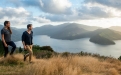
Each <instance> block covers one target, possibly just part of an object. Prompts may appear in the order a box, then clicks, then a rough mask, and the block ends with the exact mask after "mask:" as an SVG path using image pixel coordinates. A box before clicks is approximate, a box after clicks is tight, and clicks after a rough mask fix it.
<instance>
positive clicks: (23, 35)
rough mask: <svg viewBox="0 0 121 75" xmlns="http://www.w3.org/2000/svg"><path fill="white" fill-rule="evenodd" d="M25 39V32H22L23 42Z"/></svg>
mask: <svg viewBox="0 0 121 75" xmlns="http://www.w3.org/2000/svg"><path fill="white" fill-rule="evenodd" d="M23 41H25V33H24V32H23V34H22V42H23Z"/></svg>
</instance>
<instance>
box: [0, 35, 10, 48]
mask: <svg viewBox="0 0 121 75" xmlns="http://www.w3.org/2000/svg"><path fill="white" fill-rule="evenodd" d="M1 38H2V42H3V43H4V46H5V47H8V45H7V43H6V42H5V39H4V34H1Z"/></svg>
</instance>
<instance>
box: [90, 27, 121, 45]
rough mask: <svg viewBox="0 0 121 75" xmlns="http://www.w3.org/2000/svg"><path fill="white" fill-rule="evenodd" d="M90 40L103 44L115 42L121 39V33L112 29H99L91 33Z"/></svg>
mask: <svg viewBox="0 0 121 75" xmlns="http://www.w3.org/2000/svg"><path fill="white" fill-rule="evenodd" d="M91 35H92V36H91V38H90V41H91V42H94V43H98V44H103V45H110V44H115V42H114V41H113V40H121V33H120V32H118V31H114V30H111V29H98V30H95V31H93V32H92V33H91Z"/></svg>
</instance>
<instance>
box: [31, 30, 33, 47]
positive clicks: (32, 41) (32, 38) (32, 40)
mask: <svg viewBox="0 0 121 75" xmlns="http://www.w3.org/2000/svg"><path fill="white" fill-rule="evenodd" d="M31 41H32V45H33V31H32V40H31Z"/></svg>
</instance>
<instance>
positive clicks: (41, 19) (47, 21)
mask: <svg viewBox="0 0 121 75" xmlns="http://www.w3.org/2000/svg"><path fill="white" fill-rule="evenodd" d="M33 20H34V21H37V22H39V23H49V22H51V21H50V20H49V19H46V18H45V17H34V18H33Z"/></svg>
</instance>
